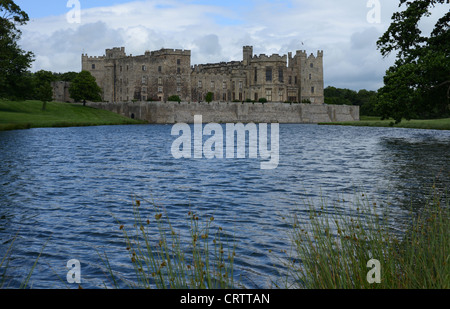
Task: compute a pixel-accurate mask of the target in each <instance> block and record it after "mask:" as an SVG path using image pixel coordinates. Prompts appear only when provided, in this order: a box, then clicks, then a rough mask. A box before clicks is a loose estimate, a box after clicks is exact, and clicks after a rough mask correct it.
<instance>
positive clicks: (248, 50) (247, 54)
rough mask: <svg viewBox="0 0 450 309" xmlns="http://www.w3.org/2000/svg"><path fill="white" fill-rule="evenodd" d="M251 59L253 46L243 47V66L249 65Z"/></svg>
mask: <svg viewBox="0 0 450 309" xmlns="http://www.w3.org/2000/svg"><path fill="white" fill-rule="evenodd" d="M252 57H253V46H244V48H243V60H244V66H247V65H250V62H251V60H252Z"/></svg>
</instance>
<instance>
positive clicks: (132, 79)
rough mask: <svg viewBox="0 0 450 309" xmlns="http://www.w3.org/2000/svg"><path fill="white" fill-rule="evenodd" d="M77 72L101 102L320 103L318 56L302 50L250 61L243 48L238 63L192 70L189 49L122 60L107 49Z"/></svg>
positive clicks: (122, 52)
mask: <svg viewBox="0 0 450 309" xmlns="http://www.w3.org/2000/svg"><path fill="white" fill-rule="evenodd" d="M82 70H86V71H89V72H91V73H92V75H93V76H94V77H95V78H96V80H97V83H98V84H99V86H100V87H101V88H102V90H103V100H104V101H106V102H128V101H131V100H138V101H147V100H159V101H165V100H167V99H168V97H170V96H172V95H178V96H179V97H180V99H181V100H183V101H203V100H204V99H205V96H206V94H207V93H208V92H212V93H213V94H214V101H245V100H248V99H250V100H255V101H258V100H259V99H261V98H265V99H266V100H267V101H269V102H285V101H289V102H301V101H304V100H306V101H308V102H311V103H313V104H323V103H324V96H323V89H324V81H323V51H318V53H317V56H314V55H313V54H311V55H310V56H307V54H306V52H305V51H297V52H296V54H295V55H294V56H293V55H292V53H289V54H288V55H284V56H280V55H278V54H274V55H271V56H266V55H264V54H262V55H259V56H254V55H253V47H251V46H244V47H243V60H242V61H231V62H221V63H216V64H201V65H194V66H191V51H189V50H173V49H161V50H159V51H153V52H150V51H147V52H146V53H145V54H144V55H141V56H132V55H128V56H127V55H126V54H125V48H124V47H121V48H112V49H107V50H106V54H105V55H104V56H101V57H89V56H87V55H85V54H83V55H82Z"/></svg>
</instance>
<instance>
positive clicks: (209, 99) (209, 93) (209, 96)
mask: <svg viewBox="0 0 450 309" xmlns="http://www.w3.org/2000/svg"><path fill="white" fill-rule="evenodd" d="M213 98H214V93H212V92H208V93H207V94H206V96H205V101H206V102H208V103H211V102H212V100H213Z"/></svg>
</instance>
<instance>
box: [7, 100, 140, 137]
mask: <svg viewBox="0 0 450 309" xmlns="http://www.w3.org/2000/svg"><path fill="white" fill-rule="evenodd" d="M140 123H143V122H141V121H138V120H133V119H129V118H126V117H123V116H121V115H118V114H115V113H112V112H109V111H105V110H100V109H95V108H91V107H87V106H82V105H80V104H69V103H58V102H49V103H47V106H46V109H45V111H43V110H42V102H41V101H7V100H0V131H4V130H19V129H29V128H45V127H76V126H98V125H122V124H140Z"/></svg>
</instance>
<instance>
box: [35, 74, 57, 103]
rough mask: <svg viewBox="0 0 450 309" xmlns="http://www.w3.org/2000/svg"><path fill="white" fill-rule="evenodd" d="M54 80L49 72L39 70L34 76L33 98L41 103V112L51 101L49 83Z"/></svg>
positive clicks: (51, 93)
mask: <svg viewBox="0 0 450 309" xmlns="http://www.w3.org/2000/svg"><path fill="white" fill-rule="evenodd" d="M55 80H56V77H55V75H54V74H53V73H52V72H49V71H44V70H41V71H38V72H36V73H35V74H34V91H35V98H36V99H38V100H40V101H42V110H45V108H46V105H47V102H51V101H53V88H52V86H51V83H52V82H53V81H55Z"/></svg>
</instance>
